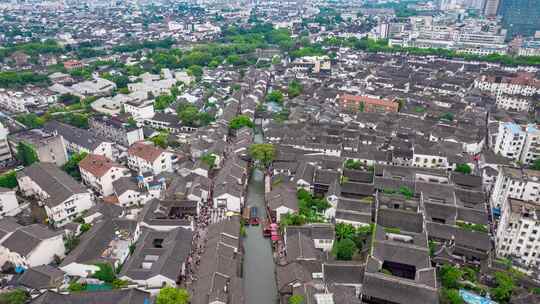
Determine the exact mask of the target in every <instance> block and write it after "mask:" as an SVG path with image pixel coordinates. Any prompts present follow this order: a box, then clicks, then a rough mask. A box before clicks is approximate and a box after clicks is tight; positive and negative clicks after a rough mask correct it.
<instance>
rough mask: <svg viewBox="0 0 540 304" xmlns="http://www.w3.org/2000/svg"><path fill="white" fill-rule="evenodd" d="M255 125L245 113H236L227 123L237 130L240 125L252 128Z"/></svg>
mask: <svg viewBox="0 0 540 304" xmlns="http://www.w3.org/2000/svg"><path fill="white" fill-rule="evenodd" d="M254 126H255V125H254V124H253V122H252V121H251V119H250V118H249V117H248V116H246V115H238V116H236V117H235V118H233V119H232V120H231V122H230V123H229V128H231V129H233V130H238V129H240V128H242V127H248V128H253V127H254Z"/></svg>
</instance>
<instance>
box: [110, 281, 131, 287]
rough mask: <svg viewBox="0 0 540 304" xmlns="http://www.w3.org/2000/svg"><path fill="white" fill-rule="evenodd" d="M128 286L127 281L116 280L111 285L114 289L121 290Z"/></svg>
mask: <svg viewBox="0 0 540 304" xmlns="http://www.w3.org/2000/svg"><path fill="white" fill-rule="evenodd" d="M128 284H129V282H128V281H126V280H120V279H114V280H113V281H112V284H111V285H112V288H113V289H120V288H124V287H126V286H128Z"/></svg>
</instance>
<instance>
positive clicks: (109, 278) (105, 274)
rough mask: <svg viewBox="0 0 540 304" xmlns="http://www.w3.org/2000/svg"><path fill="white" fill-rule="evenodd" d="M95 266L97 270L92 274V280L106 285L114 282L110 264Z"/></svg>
mask: <svg viewBox="0 0 540 304" xmlns="http://www.w3.org/2000/svg"><path fill="white" fill-rule="evenodd" d="M96 266H98V267H99V270H98V271H96V272H95V273H94V275H93V277H94V278H96V279H98V280H101V281H104V282H107V283H112V282H113V281H114V279H115V275H114V270H113V268H112V266H111V264H109V263H97V264H96Z"/></svg>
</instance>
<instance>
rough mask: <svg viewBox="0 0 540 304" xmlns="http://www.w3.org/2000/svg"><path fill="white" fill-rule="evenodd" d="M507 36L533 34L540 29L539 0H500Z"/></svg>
mask: <svg viewBox="0 0 540 304" xmlns="http://www.w3.org/2000/svg"><path fill="white" fill-rule="evenodd" d="M499 15H501V16H502V21H503V27H504V28H505V29H507V30H508V37H507V38H509V37H515V36H518V35H521V36H534V34H535V32H536V31H540V0H502V1H501V4H500V6H499Z"/></svg>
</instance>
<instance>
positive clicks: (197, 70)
mask: <svg viewBox="0 0 540 304" xmlns="http://www.w3.org/2000/svg"><path fill="white" fill-rule="evenodd" d="M187 73H188V75H190V76H193V77H195V78H197V79H199V78H201V77H202V75H203V69H202V67H201V66H199V65H195V64H194V65H192V66H190V67H189V68H188V70H187Z"/></svg>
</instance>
